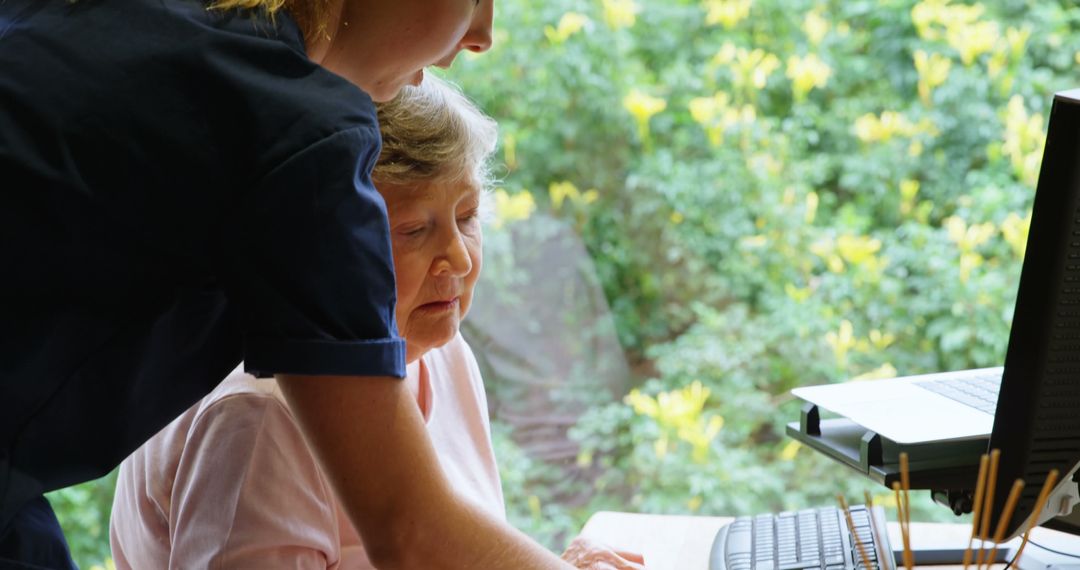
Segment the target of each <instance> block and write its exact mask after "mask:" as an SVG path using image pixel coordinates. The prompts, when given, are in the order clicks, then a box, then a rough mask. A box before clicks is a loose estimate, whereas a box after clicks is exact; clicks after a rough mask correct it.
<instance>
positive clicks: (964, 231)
mask: <svg viewBox="0 0 1080 570" xmlns="http://www.w3.org/2000/svg"><path fill="white" fill-rule="evenodd" d="M943 223H944V226H945V231H946V232H947V233H948V235H949V240H951V241H952V242H953V243H955V244H956V245H957V247H958V249H959V250H960V281H961V282H962V283H967V280H968V278H969V277H970V276H971V271H972V270H974V269H975V268H976V267H978V266H980V265H982V264H983V261H984V259H983V256H982V255H981V254H979V253H978V252H977V251H976V248H978V247H979V246H980V245H982V244H984V243H986V241H987V240H989V239H990V238H991V237H993V235H994V233H995V232H996V230H997V228H995V227H994V224H992V223H990V222H987V223H985V224H972V225H970V226H969V225H968V224H967V222H965V221H964V220H963V218H960V217H959V216H949V217H948V218H945V220H944V222H943Z"/></svg>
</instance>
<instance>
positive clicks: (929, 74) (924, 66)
mask: <svg viewBox="0 0 1080 570" xmlns="http://www.w3.org/2000/svg"><path fill="white" fill-rule="evenodd" d="M951 67H952V60H950V59H949V58H947V57H944V56H942V55H939V54H936V53H934V54H927V53H926V52H925V51H923V50H921V49H920V50H915V70H916V71H918V72H919V98H920V99H922V102H923V103H924V104H926V105H929V104H930V94H931V93H932V92H933V91H934V89H936V88H937V87H938V86H940V85H942V84H944V83H945V81H946V80H947V79H948V78H949V69H950V68H951Z"/></svg>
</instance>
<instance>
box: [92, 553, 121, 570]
mask: <svg viewBox="0 0 1080 570" xmlns="http://www.w3.org/2000/svg"><path fill="white" fill-rule="evenodd" d="M90 570H116V562H114V561H113V559H112V556H110V557H108V558H106V559H105V564H104V565H101V564H95V565H93V566H91V567H90Z"/></svg>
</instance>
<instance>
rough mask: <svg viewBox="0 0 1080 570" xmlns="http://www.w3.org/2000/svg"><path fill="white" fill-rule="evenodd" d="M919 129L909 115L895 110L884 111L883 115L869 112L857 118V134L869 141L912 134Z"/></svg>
mask: <svg viewBox="0 0 1080 570" xmlns="http://www.w3.org/2000/svg"><path fill="white" fill-rule="evenodd" d="M917 132H919V129H918V128H917V127H916V126H915V125H913V124H912V123H911V121H909V120H908V119H907V117H905V116H903V115H901V114H900V113H897V112H895V111H883V112H882V113H881V115H880V116H879V115H874V114H873V113H867V114H865V115H863V116H861V117H859V118H858V119H856V120H855V136H856V137H858V138H859V140H861V141H863V142H867V143H872V142H884V141H887V140H889V139H891V138H893V137H894V136H896V135H901V136H911V135H914V134H916V133H917Z"/></svg>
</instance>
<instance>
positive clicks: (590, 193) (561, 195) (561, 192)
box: [548, 181, 600, 210]
mask: <svg viewBox="0 0 1080 570" xmlns="http://www.w3.org/2000/svg"><path fill="white" fill-rule="evenodd" d="M548 196H550V197H551V205H552V206H553V207H554V208H555V209H556V210H558V209H560V208H562V205H563V201H564V200H566V199H567V198H569V199H570V202H571V203H573V204H575V205H586V204H591V203H593V202H595V201H596V200H597V199H598V198H599V197H600V192H599V191H597V190H596V189H595V188H590V189H588V190H586V191H585V192H581V191H579V190H578V189H577V186H574V183H573V182H569V181H563V182H552V183H551V184H550V185H549V186H548Z"/></svg>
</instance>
